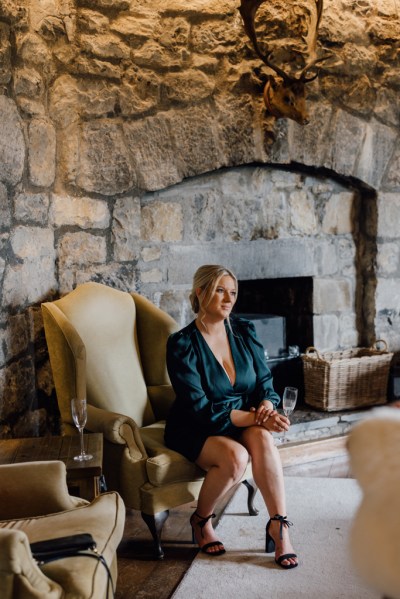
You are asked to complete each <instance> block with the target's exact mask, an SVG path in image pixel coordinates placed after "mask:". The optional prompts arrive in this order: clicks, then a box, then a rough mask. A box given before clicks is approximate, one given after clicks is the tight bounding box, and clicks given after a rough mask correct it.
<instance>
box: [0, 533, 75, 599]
mask: <svg viewBox="0 0 400 599" xmlns="http://www.w3.org/2000/svg"><path fill="white" fill-rule="evenodd" d="M0 546H1V552H0V588H1V597H2V599H37V598H38V597H40V598H41V599H58V598H61V597H63V596H64V591H63V589H62V588H61V587H60V585H59V584H57V583H56V582H54V581H53V580H50V578H47V576H45V575H44V574H43V572H42V571H41V570H40V568H39V567H38V566H37V564H36V562H35V560H34V559H33V557H32V553H31V549H30V545H29V541H28V537H27V536H26V534H25V533H24V532H22V531H21V530H16V529H8V528H0ZM18 590H19V592H18Z"/></svg>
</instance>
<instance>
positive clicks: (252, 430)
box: [243, 426, 275, 449]
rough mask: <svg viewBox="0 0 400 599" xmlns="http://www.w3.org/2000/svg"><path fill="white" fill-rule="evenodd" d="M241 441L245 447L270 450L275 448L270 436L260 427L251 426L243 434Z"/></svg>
mask: <svg viewBox="0 0 400 599" xmlns="http://www.w3.org/2000/svg"><path fill="white" fill-rule="evenodd" d="M243 441H244V442H245V445H246V447H259V446H262V447H263V448H266V449H270V448H272V447H274V446H275V440H274V438H273V436H272V434H271V433H270V432H269V431H267V430H266V429H265V428H263V427H262V426H251V427H249V428H248V429H246V431H245V432H244V435H243Z"/></svg>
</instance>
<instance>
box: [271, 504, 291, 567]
mask: <svg viewBox="0 0 400 599" xmlns="http://www.w3.org/2000/svg"><path fill="white" fill-rule="evenodd" d="M271 520H278V522H280V527H279V538H280V539H282V538H283V536H282V530H283V527H284V526H287V527H288V528H289V526H293V522H289V520H288V519H287V516H281V515H280V514H275V516H274V517H273V518H270V519H269V521H268V523H267V526H266V528H265V553H272V552H273V551H275V541H274V539H273V538H272V537H271V535H270V532H269V527H270V525H271ZM291 557H297V555H296V554H295V553H284V554H283V555H280V556H279V557H278V559H276V558H275V562H276V563H277V564H278V566H280V567H281V568H284V569H285V570H291V569H292V568H296V567H297V566H298V565H299V564H298V563H296V564H283V563H282V562H284V561H285V560H286V559H289V558H291Z"/></svg>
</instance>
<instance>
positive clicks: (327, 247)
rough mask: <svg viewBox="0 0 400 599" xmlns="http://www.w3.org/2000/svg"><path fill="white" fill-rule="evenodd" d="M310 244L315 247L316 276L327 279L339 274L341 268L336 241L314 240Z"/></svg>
mask: <svg viewBox="0 0 400 599" xmlns="http://www.w3.org/2000/svg"><path fill="white" fill-rule="evenodd" d="M309 243H310V244H312V245H313V247H314V254H315V262H316V264H317V272H316V275H317V276H319V277H326V276H329V275H335V274H337V273H338V271H339V266H338V250H337V247H336V243H335V241H334V240H332V239H313V240H312V241H311V240H310V241H309Z"/></svg>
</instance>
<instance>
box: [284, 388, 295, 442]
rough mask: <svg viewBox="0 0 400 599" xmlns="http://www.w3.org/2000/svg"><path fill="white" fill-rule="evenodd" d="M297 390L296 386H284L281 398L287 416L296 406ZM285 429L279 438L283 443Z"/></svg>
mask: <svg viewBox="0 0 400 599" xmlns="http://www.w3.org/2000/svg"><path fill="white" fill-rule="evenodd" d="M297 393H298V390H297V389H296V387H285V390H284V392H283V398H282V409H283V413H284V414H285V416H286V417H287V418H288V417H289V416H290V414H291V413H292V412H293V410H294V408H295V407H296V402H297ZM285 440H286V431H284V433H283V437H281V438H280V442H281V443H285Z"/></svg>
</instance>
